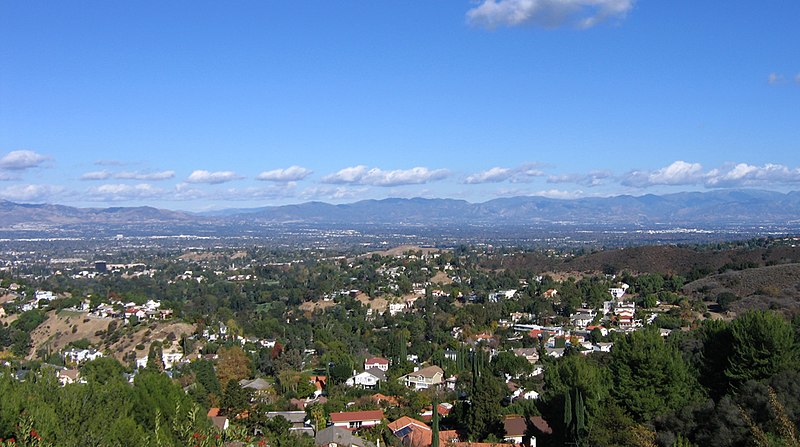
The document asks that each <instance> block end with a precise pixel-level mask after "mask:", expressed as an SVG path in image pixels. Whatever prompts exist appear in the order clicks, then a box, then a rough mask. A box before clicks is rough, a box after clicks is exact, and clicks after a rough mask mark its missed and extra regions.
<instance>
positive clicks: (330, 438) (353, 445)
mask: <svg viewBox="0 0 800 447" xmlns="http://www.w3.org/2000/svg"><path fill="white" fill-rule="evenodd" d="M314 443H315V444H316V445H317V446H319V447H375V444H373V443H372V442H370V441H365V440H363V439H361V438H359V437H358V436H356V435H354V434H353V432H351V431H350V430H348V429H346V428H342V427H336V426H330V427H328V428H326V429H324V430H320V431H319V432H317V435H316V436H315V437H314Z"/></svg>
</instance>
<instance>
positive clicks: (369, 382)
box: [345, 368, 386, 390]
mask: <svg viewBox="0 0 800 447" xmlns="http://www.w3.org/2000/svg"><path fill="white" fill-rule="evenodd" d="M384 381H386V374H384V373H383V371H381V370H380V369H377V368H370V369H368V370H366V371H364V372H361V373H358V374H356V372H355V371H353V377H350V378H349V379H347V381H346V382H345V385H347V386H350V387H354V386H357V387H361V388H364V389H368V390H372V389H375V388H377V387H378V386H379V384H380V383H381V382H384Z"/></svg>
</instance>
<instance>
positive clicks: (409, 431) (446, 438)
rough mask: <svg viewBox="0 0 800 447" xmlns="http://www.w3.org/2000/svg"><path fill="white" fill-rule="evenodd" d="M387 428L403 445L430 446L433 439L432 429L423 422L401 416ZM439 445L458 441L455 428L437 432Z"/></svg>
mask: <svg viewBox="0 0 800 447" xmlns="http://www.w3.org/2000/svg"><path fill="white" fill-rule="evenodd" d="M387 427H388V428H389V430H391V431H392V433H394V435H395V436H396V437H397V438H398V439H400V443H401V444H402V445H403V446H408V447H430V445H431V442H432V440H433V431H432V430H431V428H430V427H428V426H427V425H425V423H424V422H421V421H418V420H416V419H413V418H410V417H408V416H403V417H401V418H400V419H397V420H396V421H394V422H391V423H389V424H388V425H387ZM439 441H440V442H441V445H447V446H449V445H451V444H452V443H454V442H458V441H459V439H458V433H457V432H456V431H455V430H443V431H440V432H439Z"/></svg>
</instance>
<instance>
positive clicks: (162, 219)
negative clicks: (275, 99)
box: [0, 190, 800, 228]
mask: <svg viewBox="0 0 800 447" xmlns="http://www.w3.org/2000/svg"><path fill="white" fill-rule="evenodd" d="M137 222H141V223H163V224H170V223H175V224H178V223H181V224H187V223H195V224H203V225H210V226H213V225H216V224H218V225H237V224H291V223H308V224H332V225H334V224H335V225H350V224H384V225H390V224H391V225H395V224H396V225H420V226H424V225H429V226H431V225H449V224H453V225H465V224H480V225H525V224H547V223H570V224H586V225H597V224H611V225H621V224H625V225H661V224H663V225H697V226H703V225H738V224H741V225H759V224H790V223H791V224H800V192H797V191H793V192H789V193H780V192H772V191H761V190H721V191H708V192H683V193H675V194H665V195H653V194H647V195H642V196H631V195H620V196H614V197H587V198H580V199H552V198H546V197H538V196H518V197H508V198H498V199H493V200H489V201H486V202H481V203H470V202H467V201H465V200H458V199H425V198H412V199H400V198H388V199H381V200H374V199H370V200H361V201H357V202H353V203H348V204H340V205H333V204H329V203H324V202H306V203H301V204H296V205H281V206H266V207H260V208H252V209H235V210H223V211H216V212H209V213H197V214H192V213H187V212H181V211H170V210H164V209H157V208H153V207H148V206H141V207H112V208H75V207H70V206H65V205H53V204H37V205H34V204H21V203H14V202H9V201H5V200H2V201H0V227H3V228H13V227H15V226H18V225H21V224H26V225H31V224H38V225H48V226H59V225H70V224H89V223H93V224H120V223H125V224H133V223H137Z"/></svg>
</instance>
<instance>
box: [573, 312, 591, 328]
mask: <svg viewBox="0 0 800 447" xmlns="http://www.w3.org/2000/svg"><path fill="white" fill-rule="evenodd" d="M594 317H595V315H594V311H592V312H591V313H590V312H577V313H574V314H572V315H571V316H570V317H569V320H570V322H571V323H572V324H573V325H574V326H576V327H584V328H585V327H586V326H589V325H590V324H592V321H594Z"/></svg>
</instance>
